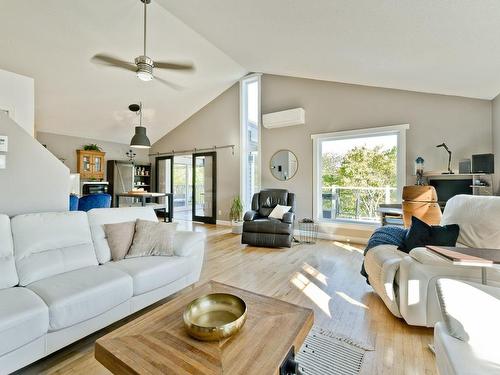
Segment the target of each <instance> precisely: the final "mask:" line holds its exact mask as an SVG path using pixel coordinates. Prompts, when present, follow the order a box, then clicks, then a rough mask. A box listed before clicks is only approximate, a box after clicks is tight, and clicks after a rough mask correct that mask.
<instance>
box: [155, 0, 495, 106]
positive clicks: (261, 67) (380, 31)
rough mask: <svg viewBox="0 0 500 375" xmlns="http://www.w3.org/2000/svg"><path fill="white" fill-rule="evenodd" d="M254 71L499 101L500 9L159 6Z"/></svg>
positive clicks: (369, 0) (278, 1)
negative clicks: (496, 97) (497, 97)
mask: <svg viewBox="0 0 500 375" xmlns="http://www.w3.org/2000/svg"><path fill="white" fill-rule="evenodd" d="M158 1H159V2H160V3H161V4H162V5H163V6H164V7H165V8H166V9H168V10H169V11H170V12H172V13H173V14H174V15H176V16H177V17H179V18H180V19H181V20H183V21H184V22H185V23H186V24H188V25H189V26H191V27H192V28H194V29H195V30H196V31H198V32H199V33H200V34H202V35H203V36H205V37H206V38H207V39H208V40H210V41H211V42H212V43H214V44H215V45H216V46H217V47H219V48H220V49H221V50H223V51H224V52H225V53H227V54H228V55H229V56H231V57H232V58H234V59H235V60H236V61H237V62H238V63H240V64H241V65H242V66H244V67H245V68H246V69H247V70H249V71H259V72H265V73H276V74H282V75H290V76H299V77H307V78H315V79H322V80H329V81H339V82H348V83H357V84H362V85H371V86H380V87H390V88H398V89H405V90H413V91H422V92H430V93H439V94H450V95H459V96H467V97H475V98H484V99H491V98H493V97H495V96H496V95H497V94H498V93H499V91H500V1H498V0H477V1H471V0H452V1H445V0H310V1H307V0H271V1H270V0H211V1H207V0H190V1H186V0H158Z"/></svg>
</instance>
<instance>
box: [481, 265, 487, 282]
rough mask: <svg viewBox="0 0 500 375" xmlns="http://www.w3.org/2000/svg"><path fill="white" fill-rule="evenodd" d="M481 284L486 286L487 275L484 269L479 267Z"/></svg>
mask: <svg viewBox="0 0 500 375" xmlns="http://www.w3.org/2000/svg"><path fill="white" fill-rule="evenodd" d="M481 284H483V285H488V273H487V270H486V267H481Z"/></svg>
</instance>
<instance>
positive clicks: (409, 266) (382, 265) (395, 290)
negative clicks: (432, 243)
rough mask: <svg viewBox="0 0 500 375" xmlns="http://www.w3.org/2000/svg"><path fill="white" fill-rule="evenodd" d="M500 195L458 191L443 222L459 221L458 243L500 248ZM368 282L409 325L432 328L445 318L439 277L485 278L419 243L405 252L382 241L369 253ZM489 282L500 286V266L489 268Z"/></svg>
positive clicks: (476, 268) (446, 208)
mask: <svg viewBox="0 0 500 375" xmlns="http://www.w3.org/2000/svg"><path fill="white" fill-rule="evenodd" d="M499 212H500V197H488V196H472V195H457V196H455V197H453V198H451V199H450V200H449V201H448V202H447V204H446V207H445V210H444V212H443V217H442V219H441V225H447V224H458V225H459V226H460V235H459V236H458V243H457V246H466V247H478V248H490V249H500V220H499V219H498V217H499ZM365 269H366V272H367V273H368V277H369V280H370V284H371V285H372V287H373V289H374V290H375V292H376V293H377V294H378V295H379V296H380V297H381V298H382V300H383V301H384V303H385V305H386V306H387V308H388V309H389V310H390V311H391V312H392V313H393V314H394V315H395V316H397V317H402V318H404V319H405V321H406V322H407V323H408V324H411V325H417V326H427V327H434V324H435V323H436V322H438V321H440V320H441V310H440V308H439V302H438V298H437V294H436V282H437V280H438V279H439V278H442V277H446V278H451V279H459V280H465V281H472V282H479V283H480V282H481V270H480V268H478V267H467V266H455V265H452V264H450V263H449V262H447V261H446V260H444V259H442V258H441V257H439V256H438V255H435V254H434V253H432V252H430V251H429V250H427V249H426V248H423V247H419V248H415V249H413V250H411V251H410V253H409V254H406V253H404V252H402V251H399V250H398V249H397V246H393V245H380V246H376V247H374V248H373V249H371V250H369V251H368V253H367V254H366V256H365ZM488 284H489V285H493V286H500V270H499V269H491V270H488Z"/></svg>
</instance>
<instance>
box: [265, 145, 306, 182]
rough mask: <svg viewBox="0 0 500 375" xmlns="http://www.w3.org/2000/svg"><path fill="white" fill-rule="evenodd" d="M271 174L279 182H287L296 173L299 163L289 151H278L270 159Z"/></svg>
mask: <svg viewBox="0 0 500 375" xmlns="http://www.w3.org/2000/svg"><path fill="white" fill-rule="evenodd" d="M270 168H271V174H272V175H273V176H274V177H275V178H277V179H278V180H280V181H287V180H289V179H291V178H292V177H293V176H295V174H296V173H297V169H299V162H298V161H297V156H295V154H294V153H293V152H292V151H290V150H279V151H278V152H276V153H275V154H274V155H273V156H272V157H271V165H270Z"/></svg>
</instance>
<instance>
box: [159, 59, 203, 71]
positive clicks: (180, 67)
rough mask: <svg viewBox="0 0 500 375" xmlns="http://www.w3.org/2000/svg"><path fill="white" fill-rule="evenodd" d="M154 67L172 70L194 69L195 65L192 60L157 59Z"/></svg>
mask: <svg viewBox="0 0 500 375" xmlns="http://www.w3.org/2000/svg"><path fill="white" fill-rule="evenodd" d="M154 67H155V68H159V69H172V70H194V66H193V64H192V63H190V62H186V63H174V62H168V61H155V62H154Z"/></svg>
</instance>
